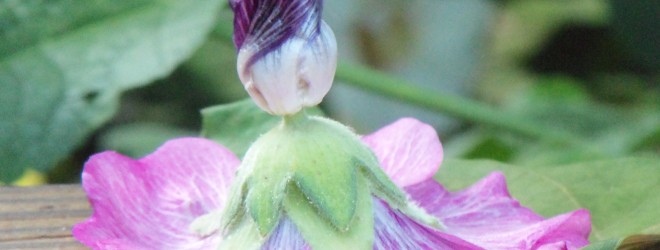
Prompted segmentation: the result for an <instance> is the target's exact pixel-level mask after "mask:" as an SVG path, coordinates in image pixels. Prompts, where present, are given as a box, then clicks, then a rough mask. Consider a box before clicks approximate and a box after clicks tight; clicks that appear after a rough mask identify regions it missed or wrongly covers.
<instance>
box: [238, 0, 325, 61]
mask: <svg viewBox="0 0 660 250" xmlns="http://www.w3.org/2000/svg"><path fill="white" fill-rule="evenodd" d="M229 5H230V7H231V9H232V10H233V11H234V44H235V45H236V48H237V49H241V48H242V47H243V46H244V45H246V44H249V45H250V46H254V47H255V48H258V51H257V52H256V53H255V54H254V55H253V56H252V57H251V58H250V59H249V60H248V63H247V64H248V65H252V64H253V63H254V62H255V61H257V60H258V59H260V58H262V57H264V56H265V55H266V54H268V53H271V52H273V51H276V50H277V49H279V48H280V47H281V46H282V45H283V44H284V43H285V42H286V41H287V40H289V39H291V38H292V37H295V36H297V37H303V38H305V39H309V40H311V39H314V38H316V36H317V35H318V33H319V29H320V25H321V14H322V12H323V1H322V0H230V1H229Z"/></svg>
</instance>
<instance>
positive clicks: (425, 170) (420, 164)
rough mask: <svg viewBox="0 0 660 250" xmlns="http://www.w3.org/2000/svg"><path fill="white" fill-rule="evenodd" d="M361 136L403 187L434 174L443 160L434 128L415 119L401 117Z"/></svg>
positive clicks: (395, 181) (385, 169)
mask: <svg viewBox="0 0 660 250" xmlns="http://www.w3.org/2000/svg"><path fill="white" fill-rule="evenodd" d="M362 140H363V141H364V142H365V143H366V144H367V145H369V147H370V148H371V150H373V151H374V153H375V154H376V156H377V157H378V160H379V161H380V164H381V167H382V168H383V170H384V171H385V172H386V173H387V175H389V176H390V178H392V180H393V181H394V183H396V184H397V185H399V186H400V187H405V186H410V185H414V184H417V183H419V182H422V181H424V180H427V179H429V178H432V177H433V175H434V174H435V172H437V171H438V168H439V167H440V163H441V162H442V145H441V144H440V140H439V139H438V134H437V133H436V132H435V129H433V127H431V126H429V125H427V124H425V123H422V122H420V121H418V120H416V119H412V118H402V119H399V120H398V121H396V122H394V123H392V124H390V125H387V126H386V127H383V128H381V129H380V130H378V131H376V132H374V133H372V134H370V135H367V136H364V137H363V138H362Z"/></svg>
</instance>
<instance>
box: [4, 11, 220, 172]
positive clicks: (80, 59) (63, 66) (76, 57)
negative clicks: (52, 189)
mask: <svg viewBox="0 0 660 250" xmlns="http://www.w3.org/2000/svg"><path fill="white" fill-rule="evenodd" d="M221 3H224V1H221V0H200V1H173V0H158V1H146V0H122V1H115V0H96V1H75V2H74V1H67V0H41V1H39V0H26V1H2V2H0V181H4V182H9V181H11V180H13V179H15V178H17V177H18V176H20V174H21V173H22V172H23V170H24V169H25V168H27V167H31V168H34V169H37V170H45V169H48V168H51V167H53V166H54V165H55V163H56V162H57V161H59V160H61V158H63V157H64V156H66V155H67V154H68V153H69V152H70V151H71V150H72V149H73V148H74V147H75V146H76V145H78V144H79V143H80V142H81V141H82V140H83V139H84V138H85V137H86V136H87V135H88V134H89V133H90V132H91V131H93V130H94V129H96V128H98V127H99V126H100V125H101V124H103V123H104V122H106V121H107V120H108V119H109V118H110V117H112V115H113V114H114V112H115V110H116V109H117V105H118V98H119V95H120V93H121V92H122V91H123V90H126V89H129V88H133V87H136V86H140V85H144V84H146V83H149V82H151V81H153V80H154V79H156V78H161V77H164V76H166V75H167V74H168V73H170V72H171V71H172V70H173V69H174V67H176V66H177V65H178V64H179V63H181V62H182V61H183V60H184V59H185V58H187V57H188V56H189V55H190V54H191V53H192V52H193V50H194V49H195V48H196V47H197V46H199V45H200V44H201V42H202V41H203V40H204V38H205V36H206V34H207V33H208V31H209V30H210V29H211V28H212V26H213V24H214V20H215V15H216V12H217V11H218V10H219V7H220V6H221Z"/></svg>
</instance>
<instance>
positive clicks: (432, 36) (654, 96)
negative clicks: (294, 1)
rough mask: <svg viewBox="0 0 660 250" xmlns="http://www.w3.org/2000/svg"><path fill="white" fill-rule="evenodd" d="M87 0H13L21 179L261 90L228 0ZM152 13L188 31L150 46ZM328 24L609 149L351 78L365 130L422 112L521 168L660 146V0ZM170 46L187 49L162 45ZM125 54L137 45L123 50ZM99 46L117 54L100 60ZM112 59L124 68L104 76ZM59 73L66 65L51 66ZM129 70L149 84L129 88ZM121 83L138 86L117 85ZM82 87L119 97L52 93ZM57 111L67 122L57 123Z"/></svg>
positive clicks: (177, 131)
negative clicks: (475, 118) (482, 119)
mask: <svg viewBox="0 0 660 250" xmlns="http://www.w3.org/2000/svg"><path fill="white" fill-rule="evenodd" d="M80 2H81V1H65V0H57V1H33V0H29V1H11V0H0V98H1V99H0V122H2V123H0V147H1V148H0V150H2V151H1V152H2V153H0V156H1V157H0V159H2V160H0V164H1V166H0V168H3V170H5V171H3V172H2V173H3V175H4V177H3V181H5V182H6V183H19V184H41V183H68V182H77V181H79V178H80V171H81V168H82V166H83V164H84V162H85V161H86V159H87V158H88V157H89V156H90V155H91V154H94V153H97V152H101V151H104V150H115V151H119V152H121V153H123V154H126V155H129V156H133V157H141V156H144V155H145V154H148V153H149V152H151V151H153V150H154V149H155V148H156V147H157V146H158V145H160V144H162V143H163V142H164V141H166V140H168V139H170V138H174V137H179V136H195V135H199V131H200V128H201V116H200V113H199V111H200V110H201V109H203V108H205V107H208V106H212V105H218V104H224V103H230V102H234V101H237V100H241V99H244V98H246V97H247V94H246V93H245V91H244V90H243V87H242V85H241V84H240V82H239V81H238V78H237V76H236V72H235V68H236V66H235V57H236V53H235V50H234V47H233V44H232V43H231V41H230V39H229V37H228V34H229V32H231V31H230V30H228V29H230V28H231V24H230V23H231V19H232V14H231V11H229V10H228V9H227V8H218V7H217V6H219V5H218V4H217V3H215V2H217V1H210V0H209V1H206V0H205V1H200V2H204V4H206V5H209V6H214V7H215V8H210V10H211V11H209V10H208V9H209V7H208V6H199V7H198V6H193V5H194V4H190V3H181V5H182V6H174V7H172V6H170V5H176V4H170V3H167V4H160V3H157V2H166V1H120V2H115V1H100V0H99V1H85V4H81V3H80ZM222 2H224V1H222ZM177 4H179V3H177ZM204 4H199V5H204ZM153 5H156V6H157V8H151V7H150V6H153ZM170 7H171V10H170V9H168V8H170ZM159 11H160V12H159ZM141 12H144V13H141ZM199 13H203V14H199ZM152 15H153V16H159V15H161V16H164V17H167V18H163V19H164V20H172V23H168V22H165V23H161V24H153V25H154V27H155V28H156V29H160V30H161V31H162V32H161V33H158V34H159V35H160V36H163V33H167V34H169V33H168V32H170V33H171V32H181V34H171V35H172V37H161V39H163V40H159V39H156V38H154V39H151V38H149V39H148V40H147V41H148V42H144V44H142V43H141V42H140V40H139V39H140V37H141V36H144V37H150V33H149V32H148V31H149V30H150V27H151V26H149V27H146V28H145V29H144V30H141V29H140V28H135V29H131V28H130V27H136V26H140V25H151V23H150V20H152V19H149V18H147V17H150V16H152ZM128 16H130V18H123V17H128ZM140 17H145V19H144V20H141V19H140ZM29 18H32V19H29ZM168 18H169V19H168ZM324 19H325V20H326V22H327V23H328V24H329V25H330V26H331V27H332V28H333V30H334V31H335V34H336V36H337V39H338V44H339V49H340V61H342V62H347V63H351V64H359V65H365V66H368V67H370V68H373V69H377V70H379V71H382V72H385V73H387V74H388V75H390V76H392V77H394V78H401V79H405V80H407V82H408V83H409V84H411V85H413V86H415V87H418V88H420V89H422V90H424V91H429V92H437V93H441V94H443V95H452V96H459V97H462V98H463V99H466V100H468V101H471V102H477V103H478V104H480V105H483V106H488V107H491V108H493V109H494V110H496V111H497V112H501V113H502V114H506V115H512V116H515V117H518V118H520V119H523V120H526V121H531V122H533V123H534V124H539V125H542V126H543V127H544V128H548V129H550V130H557V131H562V132H565V133H566V134H570V135H573V136H575V139H576V140H577V141H583V142H585V144H589V145H590V148H591V149H593V148H596V149H597V150H591V149H589V150H587V149H582V148H573V147H566V146H565V145H559V144H556V143H551V142H547V141H544V140H540V139H539V138H534V137H530V136H523V135H520V134H518V133H515V131H509V130H507V129H506V128H502V127H493V126H489V125H488V124H481V123H476V122H470V121H467V120H466V119H462V118H460V117H455V116H453V115H452V114H447V113H443V112H438V111H437V110H429V109H426V108H420V107H417V106H415V105H411V104H409V103H407V102H406V101H402V100H399V99H397V98H394V97H392V96H383V95H380V94H375V93H372V92H370V91H365V90H363V89H360V88H356V87H355V86H354V85H353V84H351V83H350V82H343V81H339V80H338V81H336V82H335V84H334V87H333V89H332V90H331V92H330V95H329V96H328V97H326V100H325V101H324V102H323V104H322V106H321V108H322V109H323V110H324V111H325V113H326V114H327V115H328V116H330V117H332V118H335V119H337V120H339V121H341V122H343V123H345V124H348V125H350V126H353V127H354V128H356V130H357V131H358V132H359V133H362V134H365V133H369V132H371V131H373V130H375V129H377V128H379V127H382V126H384V125H386V124H388V123H390V122H392V121H394V120H396V119H397V118H399V117H404V116H411V117H416V118H417V119H419V120H422V121H424V122H427V123H430V124H433V125H434V126H435V127H436V128H437V130H438V133H439V135H440V137H441V139H442V141H443V145H444V148H445V154H446V158H457V159H492V160H495V161H500V162H505V163H510V164H516V165H521V166H542V165H557V164H568V163H578V162H587V161H594V160H602V159H614V158H621V157H630V156H657V155H659V153H660V1H653V0H648V1H642V0H640V1H629V0H552V1H551V0H508V1H490V0H460V1H455V0H360V1H355V0H331V1H325V10H324ZM26 20H27V21H26ZM154 20H159V19H154ZM123 22H126V24H123ZM108 23H109V24H108ZM145 23H146V24H145ZM179 24H180V27H178V26H176V25H179ZM113 25H118V27H119V26H121V27H129V28H122V29H117V30H114V29H112V27H113ZM122 25H125V26H122ZM131 25H133V26H131ZM164 27H167V28H164ZM172 27H174V28H172ZM201 27H204V28H201ZM152 28H153V27H152ZM170 28H172V29H173V30H171V31H170V30H169V29H170ZM195 29H199V31H194V30H195ZM145 30H146V32H145ZM191 30H193V31H191ZM117 33H120V34H119V35H117ZM96 37H98V40H95V39H97V38H96ZM113 39H115V40H117V41H116V42H114V43H111V42H109V41H114V40H113ZM177 39H179V40H181V42H180V43H177V42H179V41H178V40H177ZM186 39H188V40H190V41H187V40H186ZM174 40H177V41H174ZM98 41H102V42H98ZM106 42H107V43H108V44H109V45H108V46H101V47H94V46H96V45H95V44H105V43H106ZM161 43H162V44H161ZM135 44H140V45H139V46H137V45H135ZM172 44H173V45H172ZM181 44H183V45H181ZM134 45H135V46H134ZM170 45H171V46H170ZM86 46H89V47H86ZM122 46H124V47H122ZM168 46H169V47H168ZM176 46H180V47H176ZM154 47H158V48H159V49H158V50H157V51H156V52H153V53H151V52H144V51H150V50H151V49H152V48H154ZM81 48H90V49H81ZM77 49H81V51H78V50H77ZM168 49H172V50H173V51H175V52H173V53H171V54H168V53H162V51H166V50H168ZM124 50H130V53H129V52H127V54H128V55H130V56H123V57H122V56H118V57H117V58H114V57H113V56H112V55H115V53H117V51H124ZM32 54H35V55H32ZM92 54H93V56H91V55H92ZM106 54H107V55H106ZM45 55H46V56H45ZM97 55H103V56H99V57H98V58H103V59H104V60H109V61H108V62H106V61H103V62H101V63H98V62H96V61H95V63H97V64H98V65H100V66H98V67H91V66H87V64H85V62H86V61H85V60H87V59H88V58H97V57H96V56H97ZM170 57H171V58H170ZM44 58H46V59H48V60H46V59H44ZM145 58H155V59H153V60H154V61H155V62H156V63H151V61H150V60H146V59H145ZM90 60H91V59H90ZM94 60H96V59H94ZM112 60H121V61H122V62H125V63H126V65H123V64H122V65H123V66H121V67H120V66H116V65H115V63H114V62H113V61H112ZM132 60H133V61H132ZM145 60H146V62H145ZM49 61H52V62H49ZM161 61H167V63H160V62H161ZM105 63H107V65H110V66H109V67H115V66H116V67H115V68H113V70H111V71H109V72H105V71H104V70H102V69H103V65H105ZM42 64H49V65H50V64H55V66H52V65H50V66H49V65H46V66H43V65H42ZM113 65H115V66H113ZM67 67H69V68H70V69H68V68H67ZM116 68H122V69H123V68H128V69H126V70H127V71H121V69H116ZM152 68H153V70H152ZM53 69H55V70H54V71H55V72H60V73H59V74H58V73H53V74H51V73H49V72H50V71H49V70H53ZM78 71H81V72H83V73H80V72H78ZM96 71H104V72H105V73H103V74H98V75H94V76H95V77H98V78H99V79H101V80H99V79H97V78H91V77H89V78H85V77H82V78H81V79H82V80H80V79H79V80H76V81H79V82H104V81H105V79H108V78H110V79H113V80H112V81H111V83H105V82H104V83H103V84H80V85H76V86H73V87H72V85H71V84H68V83H61V85H55V83H54V81H53V80H52V79H58V78H63V79H64V80H62V82H67V79H73V78H75V77H73V78H71V77H70V76H72V75H75V74H79V73H80V74H83V75H85V76H87V75H93V74H92V73H93V72H96ZM62 72H63V73H62ZM89 72H92V73H89ZM113 72H114V73H116V72H128V73H119V74H125V75H128V76H126V77H124V75H121V76H116V75H112V74H113ZM141 74H144V76H143V75H141ZM58 75H59V76H58ZM133 76H135V77H133ZM131 77H133V78H131ZM124 78H125V79H126V80H125V81H126V82H127V83H130V82H136V83H139V84H123V82H122V81H123V79H124ZM49 79H51V80H49ZM76 79H77V78H76ZM68 82H70V81H68ZM110 84H114V85H113V86H124V87H121V88H120V87H116V88H113V91H112V93H111V94H107V95H106V93H107V92H106V91H105V89H107V88H110ZM82 85H84V86H91V87H89V88H87V87H85V88H80V87H79V86H82ZM79 92H80V93H79ZM52 93H59V95H60V98H59V99H58V98H55V97H50V94H52ZM76 94H79V95H80V98H82V99H80V100H83V101H89V102H90V103H92V104H93V105H96V104H95V103H96V102H97V100H105V98H107V99H108V103H110V104H109V106H108V107H106V106H103V107H97V108H99V109H92V110H91V111H90V110H87V109H86V108H85V107H86V106H84V105H82V106H80V107H79V106H76V105H77V104H75V105H74V104H70V103H69V104H70V106H71V105H73V106H71V107H75V108H71V109H67V108H61V109H58V108H57V107H59V106H58V105H59V104H58V103H61V102H57V101H53V102H52V103H50V102H47V101H48V100H51V99H53V100H68V101H70V102H72V103H73V102H76V101H71V100H73V99H70V98H73V97H71V96H73V95H76ZM62 96H63V97H62ZM49 98H50V99H49ZM67 98H69V99H67ZM76 100H77V99H76ZM115 101H117V102H115ZM42 102H43V103H42ZM81 102H82V101H81ZM69 104H67V105H69ZM64 106H66V105H64ZM67 107H69V106H67ZM99 110H102V111H99ZM53 113H57V114H58V115H57V116H55V115H53V116H55V117H60V118H61V119H60V120H56V121H53V118H48V117H49V116H50V115H52V114H53ZM99 113H103V115H102V116H96V115H86V114H99ZM67 114H68V115H67ZM69 116H71V117H72V118H70V119H69V118H62V117H69ZM81 124H82V125H81ZM58 126H62V127H68V128H69V129H63V130H58V129H57V127H58ZM62 131H64V132H62ZM549 133H550V132H549ZM59 134H62V135H61V138H60V139H58V138H59V137H58V136H56V135H59ZM35 148H37V149H35ZM32 151H35V152H32ZM25 152H27V153H25ZM35 159H48V160H44V161H40V160H35ZM27 169H30V170H29V171H28V172H23V171H24V170H27ZM10 171H11V172H10ZM659 171H660V170H659ZM19 172H20V173H19ZM10 175H11V176H10ZM17 178H22V179H20V180H19V181H18V182H16V181H17Z"/></svg>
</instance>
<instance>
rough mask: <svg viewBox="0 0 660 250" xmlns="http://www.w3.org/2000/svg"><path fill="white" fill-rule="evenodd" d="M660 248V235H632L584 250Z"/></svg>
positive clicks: (594, 244)
mask: <svg viewBox="0 0 660 250" xmlns="http://www.w3.org/2000/svg"><path fill="white" fill-rule="evenodd" d="M658 248H660V235H658V234H652V235H632V236H628V237H625V238H620V239H610V240H605V241H599V242H596V243H593V244H590V245H589V246H587V247H585V248H583V250H615V249H617V250H643V249H658Z"/></svg>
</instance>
